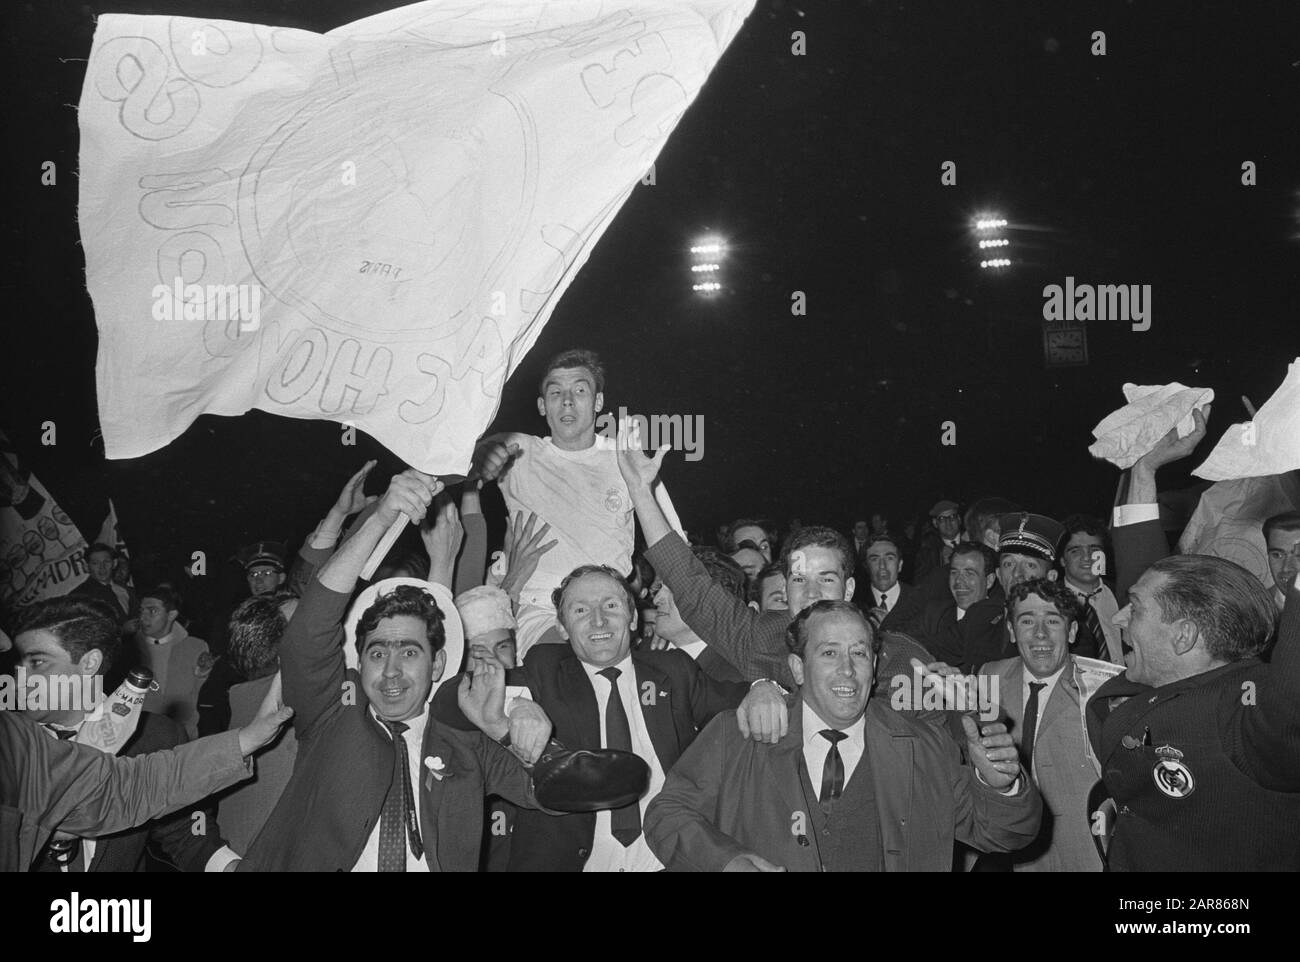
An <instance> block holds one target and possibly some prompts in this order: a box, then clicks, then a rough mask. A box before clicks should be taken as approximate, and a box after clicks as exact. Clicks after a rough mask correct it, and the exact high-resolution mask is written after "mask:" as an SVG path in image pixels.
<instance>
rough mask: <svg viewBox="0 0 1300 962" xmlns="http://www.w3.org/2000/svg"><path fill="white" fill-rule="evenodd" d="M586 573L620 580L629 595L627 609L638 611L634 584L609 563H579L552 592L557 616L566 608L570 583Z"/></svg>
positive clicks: (624, 591) (625, 593) (620, 585)
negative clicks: (633, 591) (565, 600)
mask: <svg viewBox="0 0 1300 962" xmlns="http://www.w3.org/2000/svg"><path fill="white" fill-rule="evenodd" d="M584 575H606V576H608V577H610V578H613V579H614V580H615V581H617V582H618V584H619V587H620V588H622V589H623V594H624V595H625V596H626V597H627V610H628V613H629V614H632V613H633V612H635V611H636V595H635V594H633V593H632V586H631V585H629V584H628V583H627V579H625V578H624V577H623V576H622V575H621V574H619V573H618V572H617V571H615V570H614V569H613V568H611V567H609V565H579V566H578V567H577V568H574V569H573V570H572V571H570V572H569V573H568V574H567V575H565V576H564V580H563V581H561V582H560V586H559V587H558V588H556V589H555V590H554V591H552V592H551V605H552V606H554V608H555V611H556V618H557V619H558V618H559V613H560V612H562V611H563V610H564V593H565V592H566V591H568V590H569V585H571V584H573V583H574V582H575V581H577V580H578V579H579V578H581V577H583V576H584Z"/></svg>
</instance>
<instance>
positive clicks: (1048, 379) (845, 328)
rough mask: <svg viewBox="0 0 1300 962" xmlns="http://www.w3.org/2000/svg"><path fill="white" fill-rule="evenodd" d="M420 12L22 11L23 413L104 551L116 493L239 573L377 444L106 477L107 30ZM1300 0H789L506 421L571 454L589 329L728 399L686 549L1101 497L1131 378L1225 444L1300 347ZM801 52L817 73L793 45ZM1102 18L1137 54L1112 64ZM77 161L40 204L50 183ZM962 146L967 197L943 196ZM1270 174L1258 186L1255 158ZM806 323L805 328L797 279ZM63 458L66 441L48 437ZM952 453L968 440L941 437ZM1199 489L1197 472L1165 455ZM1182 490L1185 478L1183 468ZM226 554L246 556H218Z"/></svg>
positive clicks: (335, 434)
mask: <svg viewBox="0 0 1300 962" xmlns="http://www.w3.org/2000/svg"><path fill="white" fill-rule="evenodd" d="M394 5H396V4H394V3H392V2H391V0H376V2H357V0H351V2H338V0H300V2H294V0H230V2H222V0H210V2H181V0H175V2H154V3H145V2H133V0H122V2H120V3H116V4H112V5H109V4H100V3H93V4H76V3H64V2H54V0H43V2H40V3H27V4H15V3H12V2H8V3H6V4H5V8H4V14H3V17H4V21H5V31H4V35H5V41H4V42H5V45H6V47H7V50H6V57H5V64H6V67H7V69H8V71H9V74H10V76H9V77H8V78H7V80H8V84H7V88H6V89H7V94H6V104H5V106H6V126H5V131H6V134H5V137H4V139H3V148H2V149H3V152H4V158H5V162H6V166H7V168H8V176H7V177H6V179H5V184H6V188H7V191H8V198H7V203H6V205H5V213H6V217H5V227H4V229H5V234H6V239H7V241H8V249H9V251H10V254H9V257H8V268H9V269H8V270H6V271H4V272H3V275H0V284H3V287H4V291H3V293H4V304H5V308H6V311H5V313H6V315H7V317H6V318H5V322H4V323H5V327H4V333H3V336H2V339H0V354H2V356H3V362H2V364H0V378H2V379H3V380H2V382H0V385H2V386H0V427H2V428H3V429H4V430H5V431H6V432H7V433H8V434H9V437H10V439H11V441H12V442H13V443H14V444H15V445H16V446H17V448H18V450H19V451H20V452H21V454H22V455H23V457H24V458H25V459H26V461H27V462H28V463H29V464H30V465H31V466H32V468H33V470H34V471H35V473H36V475H37V476H38V477H39V478H40V479H41V481H43V482H44V483H45V485H46V486H47V487H48V488H49V489H50V491H51V493H52V494H53V495H54V497H55V498H56V499H57V500H58V501H59V502H60V503H61V504H62V506H63V507H64V508H65V510H67V511H68V512H69V514H71V515H72V517H73V519H74V520H75V521H76V522H77V523H78V524H79V526H80V527H81V528H82V531H83V532H84V533H85V534H87V536H88V537H93V536H94V534H95V532H96V531H97V530H98V528H99V524H100V521H101V520H102V518H103V515H104V511H105V498H106V496H109V495H111V496H112V497H113V498H114V500H115V502H116V504H117V507H118V513H119V516H120V519H121V522H122V526H123V532H124V534H125V537H126V540H127V543H128V545H129V546H130V548H131V549H132V551H133V554H134V555H135V556H136V558H137V570H138V571H139V569H140V568H143V569H144V570H143V571H141V572H140V573H139V574H138V575H137V583H138V582H139V579H140V577H141V576H143V577H144V578H146V579H149V578H156V577H160V576H174V572H175V571H176V570H177V568H178V566H179V565H180V564H181V563H182V562H186V561H188V558H189V556H190V553H191V552H192V551H194V550H205V551H206V552H207V554H208V557H209V559H210V572H209V573H210V574H214V575H216V574H221V575H222V576H223V577H228V576H231V575H234V574H235V572H234V569H233V566H223V565H222V564H221V563H220V562H222V561H223V560H224V559H226V558H228V557H229V555H230V554H231V552H233V550H234V549H235V548H236V546H238V545H239V544H241V543H243V542H245V541H249V540H252V539H254V538H281V539H287V540H290V541H294V540H297V539H300V538H301V537H302V536H303V535H304V534H305V533H306V532H307V531H308V530H309V529H310V528H311V527H312V526H313V525H314V523H315V522H316V520H317V519H318V518H319V517H320V516H321V515H322V514H323V513H324V512H325V510H326V509H327V508H328V506H329V504H330V503H331V502H332V500H333V498H334V496H335V493H336V492H337V490H338V488H339V486H340V485H341V483H342V482H343V480H344V479H345V478H346V477H347V476H348V474H349V473H350V472H352V471H353V470H354V469H355V468H356V467H357V466H359V465H360V464H361V463H362V461H363V460H364V459H365V458H366V457H368V456H371V455H376V456H381V457H382V458H383V459H384V460H383V461H382V463H381V467H380V469H379V470H378V471H377V472H376V475H377V477H376V478H375V479H374V480H373V481H372V483H371V486H370V487H371V490H372V491H373V492H375V493H378V492H379V491H380V490H381V489H382V486H383V481H384V479H386V476H387V474H388V473H389V472H390V471H391V470H393V469H395V468H396V467H397V466H398V465H397V464H396V462H395V459H393V458H392V457H391V456H389V455H387V454H386V453H384V452H383V450H382V449H381V448H380V447H379V446H378V445H377V444H375V443H374V442H373V441H370V440H369V439H361V440H360V443H359V444H358V446H357V448H355V449H347V448H342V447H341V446H340V445H339V443H338V438H339V428H338V427H337V426H336V425H335V424H333V423H331V422H323V421H317V422H310V421H295V420H290V419H284V418H279V417H274V416H271V415H267V414H262V413H260V412H253V413H250V414H248V415H245V416H243V417H240V418H217V417H212V416H204V417H203V418H201V419H200V420H199V421H198V422H197V423H196V424H195V425H194V426H193V427H192V428H191V429H190V430H189V431H188V432H187V433H186V434H185V435H184V436H183V437H181V438H180V439H178V440H177V441H175V442H174V443H172V444H171V445H170V446H169V447H167V448H166V449H164V450H162V451H159V452H156V453H154V454H152V455H150V456H148V457H144V458H140V459H136V460H133V461H117V462H106V461H105V460H104V458H103V447H102V443H101V442H100V441H99V440H98V437H97V431H98V426H97V414H96V400H95V387H94V384H95V381H94V361H95V351H96V330H95V324H94V317H93V312H92V309H91V303H90V299H89V297H88V296H87V294H86V292H85V285H84V262H83V259H82V254H81V249H80V247H79V244H78V234H77V225H76V200H77V181H76V175H75V173H76V168H77V150H78V134H77V126H76V110H75V104H76V103H77V101H78V100H79V98H80V90H81V84H82V80H83V76H84V73H85V58H86V57H87V55H88V53H89V50H90V44H91V37H92V34H93V30H94V17H95V16H96V15H97V14H99V13H103V12H134V13H157V14H172V15H187V16H213V17H219V18H224V19H232V20H248V21H254V22H260V23H270V24H276V25H282V26H292V27H299V28H305V29H311V30H317V31H325V30H329V29H332V28H333V27H336V26H339V25H341V24H343V23H347V22H350V21H352V20H356V19H359V18H361V17H364V16H367V15H370V14H373V13H376V12H379V11H381V10H383V9H386V8H388V7H391V6H394ZM1296 11H1297V6H1296V4H1295V2H1294V0H1285V2H1279V3H1252V4H1249V5H1247V6H1245V7H1244V8H1243V7H1242V5H1240V4H1230V3H1226V2H1222V3H1211V2H1180V3H1178V4H1176V5H1170V4H1168V3H1143V2H1138V3H1134V2H1129V3H1123V2H1109V3H1083V2H1078V0H1052V2H953V0H945V2H942V3H919V2H916V3H905V4H904V3H880V2H874V3H860V2H859V3H790V2H785V0H759V3H758V6H757V8H756V10H755V11H754V13H753V14H752V15H751V16H750V18H749V20H748V21H747V22H746V24H745V26H744V27H743V28H742V29H741V31H740V34H739V35H738V36H737V38H736V40H735V41H734V42H733V43H732V45H731V47H730V49H729V50H728V51H727V53H726V54H725V56H724V57H723V59H722V61H721V63H720V64H719V65H718V67H717V69H716V70H715V72H714V74H713V76H712V78H711V79H710V81H709V83H708V84H707V85H706V87H705V88H704V90H703V91H702V93H701V95H700V97H699V99H698V100H697V101H696V103H695V104H694V105H693V106H692V107H691V109H690V110H689V111H688V112H687V114H686V115H685V117H684V118H683V120H682V122H681V124H680V125H679V127H678V128H677V130H676V132H675V133H674V134H673V135H672V137H671V139H670V140H669V142H668V145H667V147H666V148H665V150H664V151H663V153H662V154H661V155H660V158H659V160H658V163H657V165H656V180H657V183H656V184H655V185H654V186H643V187H638V188H637V190H636V191H635V192H634V193H633V195H632V197H631V199H630V200H629V201H628V203H627V205H626V206H625V208H624V209H623V211H622V213H621V214H620V215H619V217H618V219H617V221H616V222H615V223H614V225H613V226H612V227H611V228H610V230H609V231H608V233H607V234H606V235H605V237H604V238H603V239H602V240H601V242H600V243H599V244H598V245H597V247H596V248H595V251H594V254H593V255H592V257H591V260H590V261H589V263H588V264H587V266H586V267H585V268H584V270H583V271H582V273H581V274H580V275H579V277H578V278H577V280H576V281H575V282H574V283H573V285H572V287H571V288H570V289H569V291H568V293H567V294H566V295H565V297H564V299H563V300H562V302H561V303H560V305H559V308H558V310H557V311H556V313H555V315H554V317H553V318H552V320H551V321H550V323H549V325H548V326H547V328H546V330H545V331H544V332H543V334H542V336H541V338H540V340H539V341H538V343H537V345H536V347H535V348H534V350H533V351H532V352H531V353H530V355H529V356H528V358H527V359H526V360H525V361H524V363H523V365H522V366H521V368H520V369H519V370H518V371H517V372H516V374H515V376H514V377H513V378H512V379H511V381H510V382H509V384H508V385H507V387H506V390H505V394H504V397H503V400H502V404H501V409H500V412H499V414H498V417H497V419H496V422H495V424H494V427H495V428H498V429H506V428H509V429H520V430H529V431H533V432H536V433H540V434H544V433H546V431H545V424H544V422H543V421H542V420H541V419H540V418H539V417H538V416H537V414H536V411H535V408H534V403H533V399H534V397H535V382H536V379H537V376H538V374H539V373H540V369H541V365H542V364H543V363H544V359H545V358H546V356H547V355H549V354H551V353H553V352H554V351H557V350H559V349H561V348H564V347H569V346H573V345H583V346H588V347H591V348H594V349H596V350H598V351H600V352H601V353H602V354H603V355H604V357H605V359H606V361H607V364H608V367H609V371H610V382H611V383H610V387H609V388H608V390H607V391H606V405H607V408H614V409H617V407H618V406H619V405H624V406H626V407H627V408H628V409H629V410H631V411H634V412H641V413H647V414H649V413H652V412H668V413H682V414H699V415H703V417H704V419H705V434H704V439H705V448H704V459H703V460H702V461H700V462H696V463H686V462H684V461H683V460H682V458H681V455H674V456H672V457H670V459H669V463H668V466H667V467H666V469H665V474H666V477H667V481H668V484H669V487H670V490H671V491H672V492H673V496H674V499H675V501H676V503H677V505H678V508H679V511H680V513H681V514H682V517H683V520H684V522H685V524H686V525H687V527H688V529H690V530H692V531H693V532H697V533H700V534H702V535H704V537H705V538H706V540H711V537H712V532H713V530H714V527H715V525H716V524H718V523H720V522H723V521H726V520H728V519H730V518H733V517H736V516H738V515H742V514H760V515H770V516H773V517H775V518H777V519H779V520H780V521H782V522H783V523H784V522H787V521H788V520H789V518H790V517H792V516H797V517H799V518H800V519H802V520H803V521H804V523H813V522H824V523H829V524H833V525H836V526H840V527H844V526H847V525H848V524H849V523H851V521H852V520H853V519H854V518H855V517H861V516H863V515H864V514H865V513H866V512H869V511H871V510H885V511H888V512H891V513H892V514H894V515H895V516H899V517H901V516H903V515H912V514H915V513H916V512H918V511H920V510H923V509H925V508H927V507H928V506H929V505H930V504H931V503H932V502H933V501H934V500H936V499H937V498H939V497H940V496H944V497H953V498H958V499H960V500H963V501H964V502H965V501H968V500H970V499H972V498H974V497H978V496H981V495H986V494H1001V495H1004V496H1007V497H1010V498H1013V499H1015V500H1018V501H1020V502H1022V503H1023V504H1025V505H1026V506H1027V507H1030V508H1034V509H1036V510H1039V511H1043V512H1046V513H1050V514H1054V515H1056V516H1058V517H1060V516H1062V515H1064V514H1067V513H1070V512H1072V511H1077V510H1091V511H1094V512H1097V513H1101V512H1103V511H1104V510H1105V509H1106V508H1107V507H1108V506H1109V504H1110V501H1111V493H1112V488H1113V484H1114V479H1115V472H1114V469H1113V468H1111V467H1110V466H1108V465H1106V464H1101V463H1094V462H1093V461H1092V460H1091V459H1090V458H1089V456H1088V454H1087V451H1086V448H1087V445H1088V443H1089V442H1090V441H1091V435H1090V429H1091V428H1092V426H1093V425H1094V424H1096V422H1097V421H1098V420H1100V419H1101V418H1102V417H1103V416H1105V415H1106V414H1107V413H1109V412H1110V411H1112V410H1113V409H1115V408H1116V407H1118V406H1119V405H1120V404H1121V403H1122V397H1121V395H1120V386H1121V385H1122V383H1123V382H1125V381H1136V382H1138V383H1165V382H1168V381H1174V380H1180V381H1183V382H1184V383H1188V384H1193V385H1197V386H1207V387H1212V388H1214V389H1215V391H1216V392H1217V393H1218V395H1219V400H1218V401H1217V403H1216V405H1215V407H1216V413H1215V415H1214V417H1213V418H1212V420H1211V430H1210V435H1211V439H1210V440H1209V441H1207V442H1206V444H1205V445H1204V446H1203V449H1202V450H1201V451H1199V452H1198V453H1197V460H1194V461H1192V465H1189V466H1194V464H1195V463H1198V461H1199V458H1200V457H1201V456H1203V455H1204V454H1205V453H1208V450H1209V447H1210V445H1211V444H1212V442H1213V441H1214V440H1217V438H1218V437H1219V436H1220V435H1221V434H1222V432H1223V430H1224V429H1225V428H1226V427H1227V425H1228V424H1229V423H1231V422H1234V421H1241V420H1245V418H1246V414H1245V411H1244V409H1243V408H1242V405H1241V403H1240V401H1239V400H1238V398H1239V396H1240V395H1242V394H1246V395H1248V396H1249V397H1250V398H1251V399H1252V400H1253V401H1254V403H1255V404H1256V405H1259V404H1261V403H1262V402H1263V401H1264V400H1265V399H1266V398H1267V397H1268V396H1269V395H1270V394H1271V393H1272V391H1273V390H1274V389H1275V388H1276V386H1277V385H1278V383H1279V382H1280V381H1281V379H1282V377H1283V375H1284V373H1285V370H1286V364H1287V362H1288V361H1289V360H1290V359H1292V358H1294V357H1295V356H1296V355H1297V354H1300V318H1298V316H1297V310H1296V305H1297V303H1298V301H1300V299H1298V298H1297V294H1300V163H1298V162H1297V157H1300V153H1298V151H1297V147H1298V146H1300V144H1298V143H1297V141H1298V140H1300V30H1297V25H1298V20H1297V13H1296ZM794 30H803V31H805V33H806V35H807V53H806V55H805V56H801V57H800V56H793V55H792V54H791V36H790V35H791V32H792V31H794ZM1093 30H1104V31H1105V33H1106V43H1107V55H1106V56H1105V57H1094V56H1092V55H1091V54H1090V53H1089V48H1090V45H1091V33H1092V31H1093ZM46 160H53V161H54V162H55V163H56V164H57V165H58V182H57V186H54V187H44V186H41V183H40V176H41V164H42V163H43V162H44V161H46ZM945 160H952V161H955V162H956V164H957V168H958V178H957V186H955V187H943V186H941V185H940V180H939V174H940V164H941V163H942V162H943V161H945ZM1245 160H1252V161H1254V162H1255V163H1256V164H1257V166H1258V186H1255V187H1243V186H1242V185H1241V164H1242V162H1243V161H1245ZM983 210H997V211H999V212H1002V213H1003V214H1004V215H1005V216H1006V217H1008V219H1009V220H1010V221H1011V225H1012V228H1013V229H1012V231H1011V232H1010V236H1011V237H1012V239H1013V245H1014V246H1013V248H1012V255H1013V256H1015V257H1016V258H1018V263H1017V264H1016V266H1015V267H1014V268H1013V269H1011V270H1010V271H1009V272H1007V273H1005V274H1003V275H1001V276H998V277H989V276H984V272H981V271H980V270H978V268H977V267H976V263H975V262H976V260H977V257H976V256H975V255H974V243H973V240H972V238H971V235H970V231H969V222H970V220H971V217H972V215H974V214H975V213H977V212H979V211H983ZM706 229H714V230H717V231H719V232H720V233H722V234H723V235H724V236H726V237H727V238H728V240H729V243H730V246H731V255H730V257H729V260H728V265H727V271H726V274H725V280H726V283H727V286H728V290H727V291H726V292H725V293H724V295H723V296H720V297H718V298H716V299H713V300H709V301H705V300H701V299H699V298H697V297H696V296H695V295H692V294H691V293H690V290H689V287H690V283H691V276H690V275H689V273H688V272H687V270H686V266H685V265H686V263H687V255H686V248H687V246H689V244H690V243H691V241H692V240H693V239H694V238H695V237H696V236H697V235H698V234H700V233H701V232H703V231H704V230H706ZM1067 274H1070V275H1073V276H1074V277H1075V278H1076V279H1077V281H1079V282H1080V283H1084V282H1087V283H1094V284H1101V283H1115V284H1150V285H1152V287H1153V296H1152V301H1153V320H1152V326H1151V329H1150V330H1149V331H1146V332H1140V333H1139V332H1133V331H1132V330H1130V325H1129V324H1128V323H1125V322H1118V321H1113V322H1106V323H1102V322H1092V323H1090V324H1089V325H1088V328H1089V330H1088V340H1089V349H1090V353H1091V363H1090V364H1089V365H1088V366H1087V367H1083V368H1072V369H1054V370H1046V369H1045V368H1044V363H1043V351H1042V335H1041V329H1040V326H1041V316H1042V313H1041V312H1042V305H1043V297H1042V289H1043V286H1044V285H1046V284H1050V283H1058V284H1060V283H1063V282H1064V279H1065V276H1066V275H1067ZM796 290H799V291H803V292H805V294H806V296H807V304H808V313H807V316H804V317H793V316H791V313H790V304H791V292H792V291H796ZM47 420H52V421H54V422H55V423H56V425H57V432H58V434H57V437H58V443H57V445H55V446H53V447H43V446H41V444H40V434H41V427H40V425H41V423H42V422H44V421H47ZM948 420H951V421H954V422H955V423H956V427H957V442H958V443H957V444H956V446H953V447H945V446H942V445H941V444H940V437H941V428H940V425H941V423H942V422H944V421H948ZM1170 473H1171V475H1172V474H1173V471H1172V470H1171V472H1170ZM1163 480H1166V481H1168V482H1170V483H1178V482H1179V481H1181V480H1185V478H1184V479H1180V478H1177V477H1170V478H1168V479H1163ZM216 569H222V570H220V571H218V570H216Z"/></svg>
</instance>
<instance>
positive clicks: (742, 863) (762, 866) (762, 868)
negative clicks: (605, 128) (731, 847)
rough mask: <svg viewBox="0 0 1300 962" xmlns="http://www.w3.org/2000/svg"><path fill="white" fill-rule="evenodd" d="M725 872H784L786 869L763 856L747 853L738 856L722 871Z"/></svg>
mask: <svg viewBox="0 0 1300 962" xmlns="http://www.w3.org/2000/svg"><path fill="white" fill-rule="evenodd" d="M722 871H724V872H784V871H785V869H784V868H782V867H781V866H780V865H773V864H772V863H771V862H769V861H768V860H767V859H765V858H763V857H762V856H761V855H755V854H754V853H753V852H746V853H745V854H743V855H737V856H736V857H735V858H733V859H732V860H731V861H730V862H728V863H727V864H726V866H725V867H724V868H723V869H722Z"/></svg>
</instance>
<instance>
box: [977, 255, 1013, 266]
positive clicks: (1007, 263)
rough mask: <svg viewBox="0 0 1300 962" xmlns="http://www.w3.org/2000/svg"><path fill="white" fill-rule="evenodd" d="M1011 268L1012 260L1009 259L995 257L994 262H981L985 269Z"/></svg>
mask: <svg viewBox="0 0 1300 962" xmlns="http://www.w3.org/2000/svg"><path fill="white" fill-rule="evenodd" d="M1010 266H1011V259H1010V258H1007V257H995V258H993V259H992V260H988V261H980V267H982V268H985V269H987V268H990V267H1010Z"/></svg>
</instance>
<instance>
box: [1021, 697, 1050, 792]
mask: <svg viewBox="0 0 1300 962" xmlns="http://www.w3.org/2000/svg"><path fill="white" fill-rule="evenodd" d="M1046 687H1047V682H1043V681H1031V682H1030V683H1029V701H1027V702H1025V734H1024V737H1022V738H1021V740H1020V760H1021V764H1023V765H1024V766H1025V771H1027V772H1029V773H1030V774H1031V775H1032V774H1033V773H1034V735H1035V733H1036V732H1037V731H1038V693H1039V692H1040V691H1042V690H1043V689H1044V688H1046Z"/></svg>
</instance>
